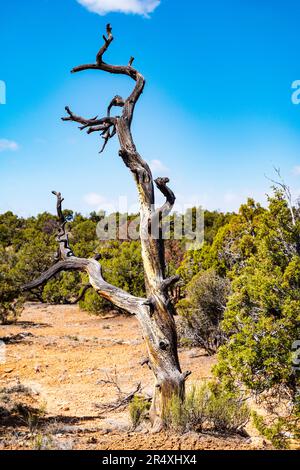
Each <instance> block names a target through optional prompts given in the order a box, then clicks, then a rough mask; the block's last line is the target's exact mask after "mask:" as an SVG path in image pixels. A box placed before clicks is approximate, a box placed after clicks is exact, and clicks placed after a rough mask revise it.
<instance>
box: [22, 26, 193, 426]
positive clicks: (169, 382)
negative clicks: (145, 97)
mask: <svg viewBox="0 0 300 470" xmlns="http://www.w3.org/2000/svg"><path fill="white" fill-rule="evenodd" d="M106 30H107V36H103V39H104V44H103V46H102V47H101V49H100V50H99V52H98V54H97V56H96V62H95V63H92V64H86V65H80V66H78V67H75V68H74V69H73V70H72V73H77V72H81V71H84V70H102V71H104V72H109V73H111V74H121V75H126V76H128V77H130V78H131V79H132V80H133V81H134V82H135V85H134V88H133V91H132V93H131V94H130V96H128V97H127V98H126V99H123V98H122V97H121V96H115V97H114V98H113V99H112V101H111V102H110V104H109V106H108V109H107V114H106V116H105V117H103V118H98V116H96V117H93V118H92V119H85V118H83V117H81V116H78V115H76V114H74V113H73V112H72V111H71V110H70V108H69V107H66V112H67V114H68V116H67V117H65V118H62V119H63V120H64V121H74V122H77V123H79V124H80V129H81V130H83V129H86V130H87V133H88V134H90V133H92V132H99V133H100V134H101V136H102V137H103V139H104V145H103V147H102V149H101V152H102V151H103V150H104V148H105V146H106V144H107V142H108V141H109V139H111V138H112V137H113V136H115V135H116V136H117V137H118V140H119V143H120V151H119V156H120V157H121V158H122V160H123V162H124V164H125V165H126V167H128V168H129V170H130V172H131V173H132V175H133V178H134V180H135V182H136V185H137V190H138V195H139V202H140V240H141V249H142V258H143V265H144V271H145V285H146V292H147V298H139V297H135V296H133V295H131V294H130V293H128V292H125V291H124V290H122V289H119V288H118V287H115V286H113V285H110V284H108V283H107V282H106V281H105V280H104V279H103V277H102V274H101V264H100V261H99V260H98V259H95V258H93V259H83V258H78V257H76V256H75V255H74V253H73V251H72V249H71V248H70V246H69V241H68V236H67V234H66V231H65V224H66V222H65V219H64V217H63V213H62V206H61V205H62V201H63V199H62V197H61V194H60V193H55V194H56V196H57V212H58V217H59V219H60V231H59V235H58V238H57V240H58V244H59V250H58V257H59V260H58V261H57V262H56V264H54V266H52V267H51V268H50V269H49V270H48V271H47V272H46V273H44V274H43V275H41V277H40V278H39V279H37V280H35V281H33V282H30V283H29V284H27V285H26V286H25V287H24V288H25V289H32V288H34V287H37V286H39V285H41V284H43V283H45V282H47V281H48V280H49V279H50V278H52V277H53V276H55V275H56V274H57V273H58V272H61V271H66V270H79V271H84V272H86V273H88V275H89V282H90V284H91V285H92V287H93V288H94V289H95V290H96V291H97V292H98V294H99V295H101V296H102V297H104V298H106V299H108V300H109V301H110V302H112V304H114V305H115V306H117V307H120V309H121V310H123V311H126V312H128V313H130V314H132V315H135V316H136V317H137V319H138V321H139V322H140V325H141V328H142V333H143V337H144V340H145V342H146V346H147V350H148V355H149V361H148V365H149V367H150V368H151V370H152V372H153V374H154V376H155V388H154V396H153V400H152V406H151V412H150V417H151V420H152V423H153V426H154V427H155V428H156V429H159V428H160V427H161V424H162V417H163V413H164V409H165V405H166V403H167V401H168V400H169V399H170V397H171V396H172V395H173V394H176V395H179V396H180V397H182V398H183V396H184V388H185V387H184V384H185V380H186V378H187V376H188V375H189V373H190V372H189V371H187V372H185V373H182V372H181V369H180V365H179V360H178V353H177V334H176V325H175V322H174V318H173V315H174V307H173V304H172V301H171V298H170V294H169V290H170V289H171V288H172V286H174V285H175V284H176V282H177V281H178V280H179V278H178V277H177V276H173V277H170V278H167V279H166V278H165V261H164V249H163V240H162V236H161V229H160V230H158V233H159V236H158V237H157V236H154V235H153V234H152V233H153V230H151V227H153V225H155V224H158V225H159V224H161V222H162V217H164V216H166V215H168V214H169V212H170V211H171V210H172V207H173V205H174V202H175V196H174V194H173V192H172V191H171V189H170V188H169V187H168V186H167V183H168V182H169V180H168V178H157V179H156V180H155V184H156V186H157V188H158V190H159V191H160V192H161V193H162V194H163V195H164V197H165V199H166V200H165V203H164V204H163V206H162V207H160V208H156V209H155V206H154V204H155V192H154V181H153V177H152V173H151V170H150V168H149V166H148V164H147V163H146V162H145V161H144V160H143V159H142V157H141V155H140V154H139V153H138V151H137V149H136V146H135V144H134V141H133V137H132V134H131V123H132V119H133V115H134V110H135V105H136V103H137V101H138V100H139V98H140V96H141V94H142V92H143V89H144V86H145V79H144V77H143V76H142V74H141V73H140V72H139V71H137V70H136V69H135V68H133V66H132V63H133V60H134V59H133V57H131V58H130V60H129V63H128V65H110V64H107V63H106V62H104V61H103V56H104V54H105V52H106V51H107V50H108V48H109V46H110V44H111V42H112V41H113V36H112V29H111V27H110V25H107V28H106ZM115 106H118V107H120V108H122V114H121V116H116V117H113V116H112V115H111V109H112V108H113V107H115ZM154 231H155V230H154Z"/></svg>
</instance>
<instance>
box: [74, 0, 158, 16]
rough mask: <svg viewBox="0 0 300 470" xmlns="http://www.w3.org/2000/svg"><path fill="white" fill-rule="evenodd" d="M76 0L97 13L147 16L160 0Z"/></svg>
mask: <svg viewBox="0 0 300 470" xmlns="http://www.w3.org/2000/svg"><path fill="white" fill-rule="evenodd" d="M77 2H78V3H80V4H81V5H82V6H84V7H86V8H87V9H88V10H89V11H91V12H93V13H98V15H106V14H107V13H110V12H119V13H132V14H136V15H142V16H149V14H150V13H152V12H153V11H154V10H155V8H157V7H158V6H159V4H160V0H77Z"/></svg>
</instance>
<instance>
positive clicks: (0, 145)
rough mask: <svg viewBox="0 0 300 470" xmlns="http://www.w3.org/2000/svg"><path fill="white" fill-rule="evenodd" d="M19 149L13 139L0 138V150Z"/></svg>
mask: <svg viewBox="0 0 300 470" xmlns="http://www.w3.org/2000/svg"><path fill="white" fill-rule="evenodd" d="M18 149H19V145H18V144H17V142H14V141H13V140H7V139H0V152H5V151H10V152H15V151H16V150H18Z"/></svg>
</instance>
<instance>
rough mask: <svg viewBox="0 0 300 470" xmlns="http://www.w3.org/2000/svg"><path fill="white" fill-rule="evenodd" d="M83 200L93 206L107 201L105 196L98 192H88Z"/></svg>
mask: <svg viewBox="0 0 300 470" xmlns="http://www.w3.org/2000/svg"><path fill="white" fill-rule="evenodd" d="M83 200H84V202H86V203H87V204H88V205H89V206H93V207H96V206H100V205H101V204H103V203H105V202H106V199H105V197H103V196H101V195H100V194H97V193H88V194H86V195H85V196H84V198H83Z"/></svg>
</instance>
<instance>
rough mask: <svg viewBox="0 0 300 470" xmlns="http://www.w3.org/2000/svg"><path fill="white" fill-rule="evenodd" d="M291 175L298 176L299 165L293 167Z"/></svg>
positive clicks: (299, 173) (299, 172)
mask: <svg viewBox="0 0 300 470" xmlns="http://www.w3.org/2000/svg"><path fill="white" fill-rule="evenodd" d="M293 174H294V175H296V176H300V165H297V166H294V168H293Z"/></svg>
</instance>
